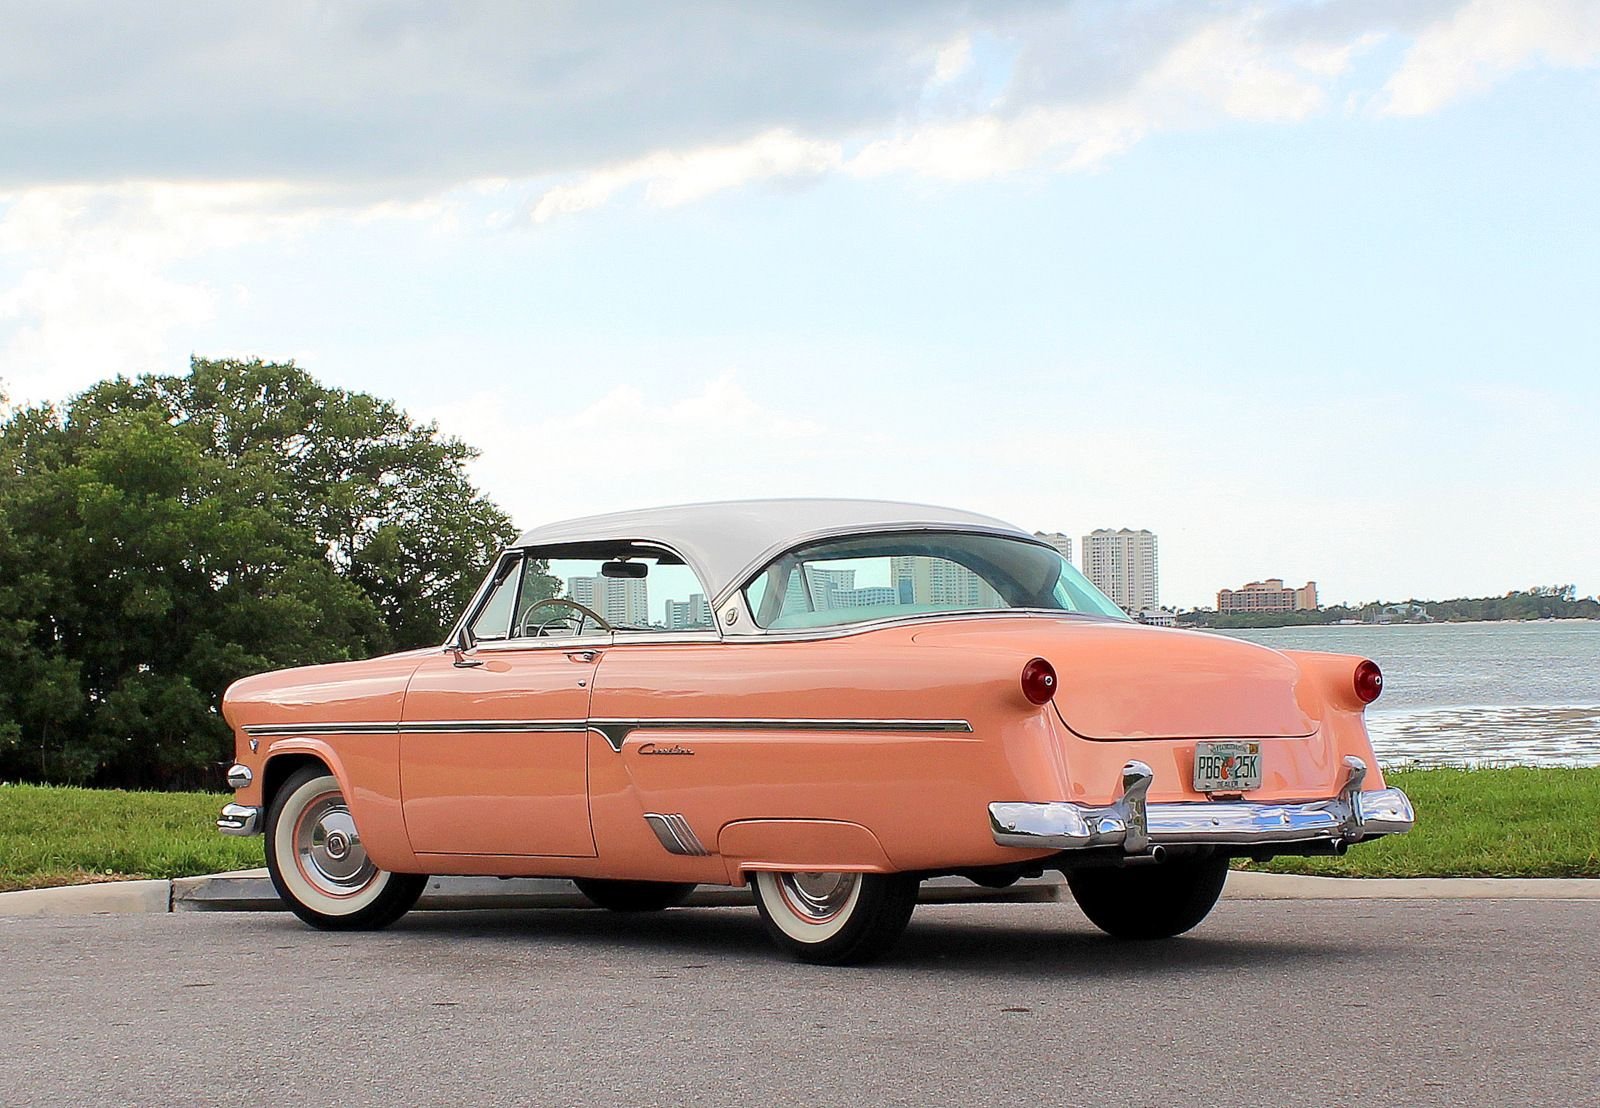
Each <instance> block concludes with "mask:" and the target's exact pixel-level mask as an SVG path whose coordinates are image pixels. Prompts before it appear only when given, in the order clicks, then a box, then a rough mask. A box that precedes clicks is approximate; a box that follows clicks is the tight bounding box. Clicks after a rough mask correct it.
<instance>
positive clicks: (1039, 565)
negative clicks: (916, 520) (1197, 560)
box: [744, 531, 1127, 630]
mask: <svg viewBox="0 0 1600 1108" xmlns="http://www.w3.org/2000/svg"><path fill="white" fill-rule="evenodd" d="M744 595H745V599H746V601H747V602H748V603H749V605H750V611H751V612H752V613H753V614H754V615H755V620H756V623H757V624H758V625H760V626H761V627H764V628H769V629H772V630H786V629H795V628H806V627H836V626H840V625H842V624H848V623H861V622H864V621H867V620H876V619H894V618H896V617H899V616H908V615H921V614H924V613H931V612H960V611H993V610H995V609H1005V608H1033V609H1046V610H1050V611H1058V612H1079V613H1084V614H1088V615H1096V616H1110V617H1113V618H1118V619H1126V618H1127V617H1126V616H1124V615H1123V613H1122V611H1121V609H1119V608H1118V607H1117V606H1116V605H1115V604H1114V603H1112V602H1111V601H1110V600H1109V599H1107V597H1106V596H1105V594H1104V593H1102V592H1101V591H1100V590H1099V589H1097V588H1095V587H1094V586H1093V585H1091V584H1090V583H1089V582H1088V580H1087V579H1086V578H1084V576H1083V575H1082V574H1081V573H1079V572H1078V571H1077V570H1076V569H1074V568H1073V566H1072V563H1071V562H1069V561H1067V560H1066V559H1065V558H1063V557H1062V556H1061V554H1060V552H1059V551H1057V550H1056V549H1055V548H1053V547H1050V546H1046V545H1043V544H1040V543H1034V542H1029V541H1028V540H1026V539H1013V538H1007V537H1005V536H1001V535H979V534H964V533H954V532H952V533H940V532H931V533H930V532H926V531H922V532H909V533H897V534H883V535H851V536H847V537H843V538H837V539H827V540H824V541H822V542H818V543H814V544H812V545H810V546H804V547H801V548H799V549H797V550H792V551H790V552H789V553H787V554H784V555H782V556H781V557H779V558H776V559H774V560H773V561H772V562H771V563H770V564H769V565H768V566H767V567H766V568H765V569H763V570H762V571H761V572H760V573H758V574H757V575H756V576H755V577H754V578H753V579H752V580H751V581H750V583H749V584H748V585H746V586H745V588H744Z"/></svg>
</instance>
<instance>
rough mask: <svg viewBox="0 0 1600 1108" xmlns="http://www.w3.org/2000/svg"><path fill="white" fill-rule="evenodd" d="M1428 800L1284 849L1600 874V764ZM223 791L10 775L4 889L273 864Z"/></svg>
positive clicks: (1411, 779)
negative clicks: (1371, 839)
mask: <svg viewBox="0 0 1600 1108" xmlns="http://www.w3.org/2000/svg"><path fill="white" fill-rule="evenodd" d="M1385 776H1386V778H1387V780H1388V782H1389V783H1390V784H1392V785H1396V786H1398V787H1399V788H1402V789H1404V790H1405V791H1406V793H1407V794H1408V795H1409V796H1410V797H1411V800H1412V803H1414V804H1415V805H1416V807H1417V827H1416V829H1415V830H1414V831H1412V832H1411V833H1410V834H1407V835H1397V836H1394V837H1392V838H1387V839H1381V840H1379V841H1378V842H1375V843H1365V844H1360V845H1357V846H1355V847H1353V848H1352V849H1351V851H1350V853H1349V854H1348V855H1346V856H1345V857H1343V858H1279V859H1277V860H1275V861H1273V862H1269V863H1266V864H1265V865H1251V866H1249V867H1248V868H1251V869H1264V870H1268V871H1270V872H1273V873H1314V874H1324V875H1327V876H1335V877H1600V768H1596V769H1529V768H1523V767H1511V768H1504V769H1479V770H1462V769H1426V770H1397V771H1393V772H1390V773H1388V774H1386V775H1385ZM226 802H227V796H226V795H225V794H221V793H140V792H118V791H115V790H110V789H66V788H41V787H39V786H34V785H0V891H4V890H7V889H37V888H45V887H48V886H51V885H71V884H78V883H81V882H86V881H114V880H119V879H125V878H134V877H186V876H190V875H193V874H199V873H215V872H217V871H218V870H230V869H246V868H249V867H252V866H259V865H262V864H263V859H262V853H261V839H260V838H249V839H240V838H232V837H229V836H227V835H220V834H218V833H217V830H216V822H215V821H216V818H217V811H218V810H219V809H220V808H221V807H222V805H223V804H224V803H226Z"/></svg>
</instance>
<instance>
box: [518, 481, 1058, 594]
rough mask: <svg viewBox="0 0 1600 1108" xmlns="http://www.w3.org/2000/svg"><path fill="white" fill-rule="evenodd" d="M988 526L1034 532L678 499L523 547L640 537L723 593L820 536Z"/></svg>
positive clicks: (942, 515) (889, 504) (561, 530)
mask: <svg viewBox="0 0 1600 1108" xmlns="http://www.w3.org/2000/svg"><path fill="white" fill-rule="evenodd" d="M923 529H926V530H935V531H958V530H959V531H983V532H991V533H1001V534H1007V535H1016V536H1018V537H1020V538H1025V539H1028V540H1029V541H1036V540H1034V538H1033V536H1032V535H1030V534H1028V533H1027V532H1026V531H1023V530H1022V529H1021V528H1019V527H1015V526H1013V525H1011V524H1009V523H1006V522H1004V521H1002V520H998V519H994V518H993V517H991V516H984V515H978V514H976V513H974V512H963V511H958V510H956V509H954V508H936V507H932V506H930V505H927V504H902V503H898V502H896V501H891V500H809V499H794V500H725V501H721V502H718V503H711V504H679V505H675V506H673V507H667V508H642V509H639V510H637V511H631V512H612V513H610V514H608V515H598V516H585V517H583V518H581V519H566V520H561V521H559V522H556V523H547V524H545V525H543V526H542V527H535V528H533V529H532V530H531V531H525V532H523V534H522V535H521V536H520V537H519V538H518V539H517V541H516V544H515V545H516V546H518V547H529V546H554V545H559V544H564V543H577V542H611V541H617V540H627V539H637V540H641V541H646V542H652V543H659V544H661V545H662V546H665V547H667V548H669V549H671V550H675V551H677V552H678V553H679V554H681V555H683V557H684V560H686V561H687V562H688V563H689V565H690V568H692V569H693V570H694V571H695V573H696V575H697V576H698V577H699V578H700V583H701V584H702V585H704V586H705V587H706V596H707V599H709V600H710V601H712V602H713V603H717V602H718V601H720V600H721V598H722V596H723V594H724V593H726V592H727V591H728V590H729V589H730V588H732V587H733V586H734V585H737V584H739V578H740V576H741V575H742V574H744V573H746V572H747V571H750V570H754V569H756V568H759V566H758V564H757V563H758V562H759V564H760V565H764V564H766V562H767V561H768V560H770V559H771V558H773V557H776V556H777V555H778V554H779V553H781V552H782V551H783V550H786V549H788V548H790V547H794V546H799V545H801V544H802V543H806V542H809V541H811V540H813V539H820V538H824V537H828V536H832V535H838V534H849V533H851V532H854V531H916V530H923Z"/></svg>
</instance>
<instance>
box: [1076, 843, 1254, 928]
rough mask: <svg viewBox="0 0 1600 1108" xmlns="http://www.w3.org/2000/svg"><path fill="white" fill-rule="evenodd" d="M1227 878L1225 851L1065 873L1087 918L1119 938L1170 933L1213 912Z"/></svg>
mask: <svg viewBox="0 0 1600 1108" xmlns="http://www.w3.org/2000/svg"><path fill="white" fill-rule="evenodd" d="M1227 878H1228V859H1227V857H1226V856H1225V855H1215V856H1212V857H1208V858H1176V859H1173V860H1172V861H1170V862H1163V863H1161V864H1160V865H1154V866H1132V867H1129V868H1126V869H1112V868H1106V869H1098V868H1097V869H1081V870H1074V871H1072V872H1070V873H1068V874H1067V887H1068V888H1070V889H1071V890H1072V897H1073V899H1074V900H1076V901H1077V902H1078V907H1079V908H1082V909H1083V914H1084V915H1086V916H1088V917H1089V922H1090V923H1092V924H1094V925H1095V926H1096V927H1098V928H1100V930H1102V931H1104V932H1105V933H1106V934H1108V935H1114V936H1116V937H1117V938H1119V939H1170V938H1171V937H1172V936H1174V935H1181V934H1183V933H1184V932H1185V931H1188V930H1189V929H1190V928H1192V927H1194V926H1196V925H1197V924H1199V922H1200V921H1201V920H1203V919H1205V918H1206V916H1208V915H1210V914H1211V909H1212V908H1213V907H1215V906H1216V903H1217V898H1218V897H1220V896H1221V895H1222V883H1223V882H1224V881H1226V880H1227Z"/></svg>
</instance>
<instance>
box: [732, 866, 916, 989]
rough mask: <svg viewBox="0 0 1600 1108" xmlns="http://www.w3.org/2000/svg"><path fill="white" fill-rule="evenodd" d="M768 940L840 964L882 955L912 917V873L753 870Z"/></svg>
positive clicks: (811, 958) (802, 956)
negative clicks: (768, 871) (909, 874)
mask: <svg viewBox="0 0 1600 1108" xmlns="http://www.w3.org/2000/svg"><path fill="white" fill-rule="evenodd" d="M751 884H752V885H753V886H754V887H755V894H756V907H757V908H758V909H759V910H760V912H761V922H762V923H763V924H764V925H765V926H766V929H767V934H768V935H770V936H771V937H772V940H773V941H774V942H776V943H777V944H778V946H780V947H782V948H783V949H784V950H787V951H788V952H789V953H791V954H793V955H795V956H796V957H797V958H799V959H801V960H802V961H806V962H815V963H818V964H820V965H829V966H842V965H854V964H859V963H862V962H870V961H872V960H873V959H875V958H878V957H881V956H882V955H883V954H884V953H885V952H886V951H887V950H888V949H889V948H890V947H891V946H893V945H894V941H895V940H896V939H898V938H899V937H900V935H901V933H902V932H903V931H905V929H906V924H907V923H909V922H910V921H911V911H912V909H913V908H915V907H916V906H917V887H918V885H919V882H918V881H917V879H916V878H915V877H910V876H907V875H905V874H898V873H892V874H890V873H767V872H764V871H763V872H757V873H756V874H754V876H753V879H752V881H751Z"/></svg>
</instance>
